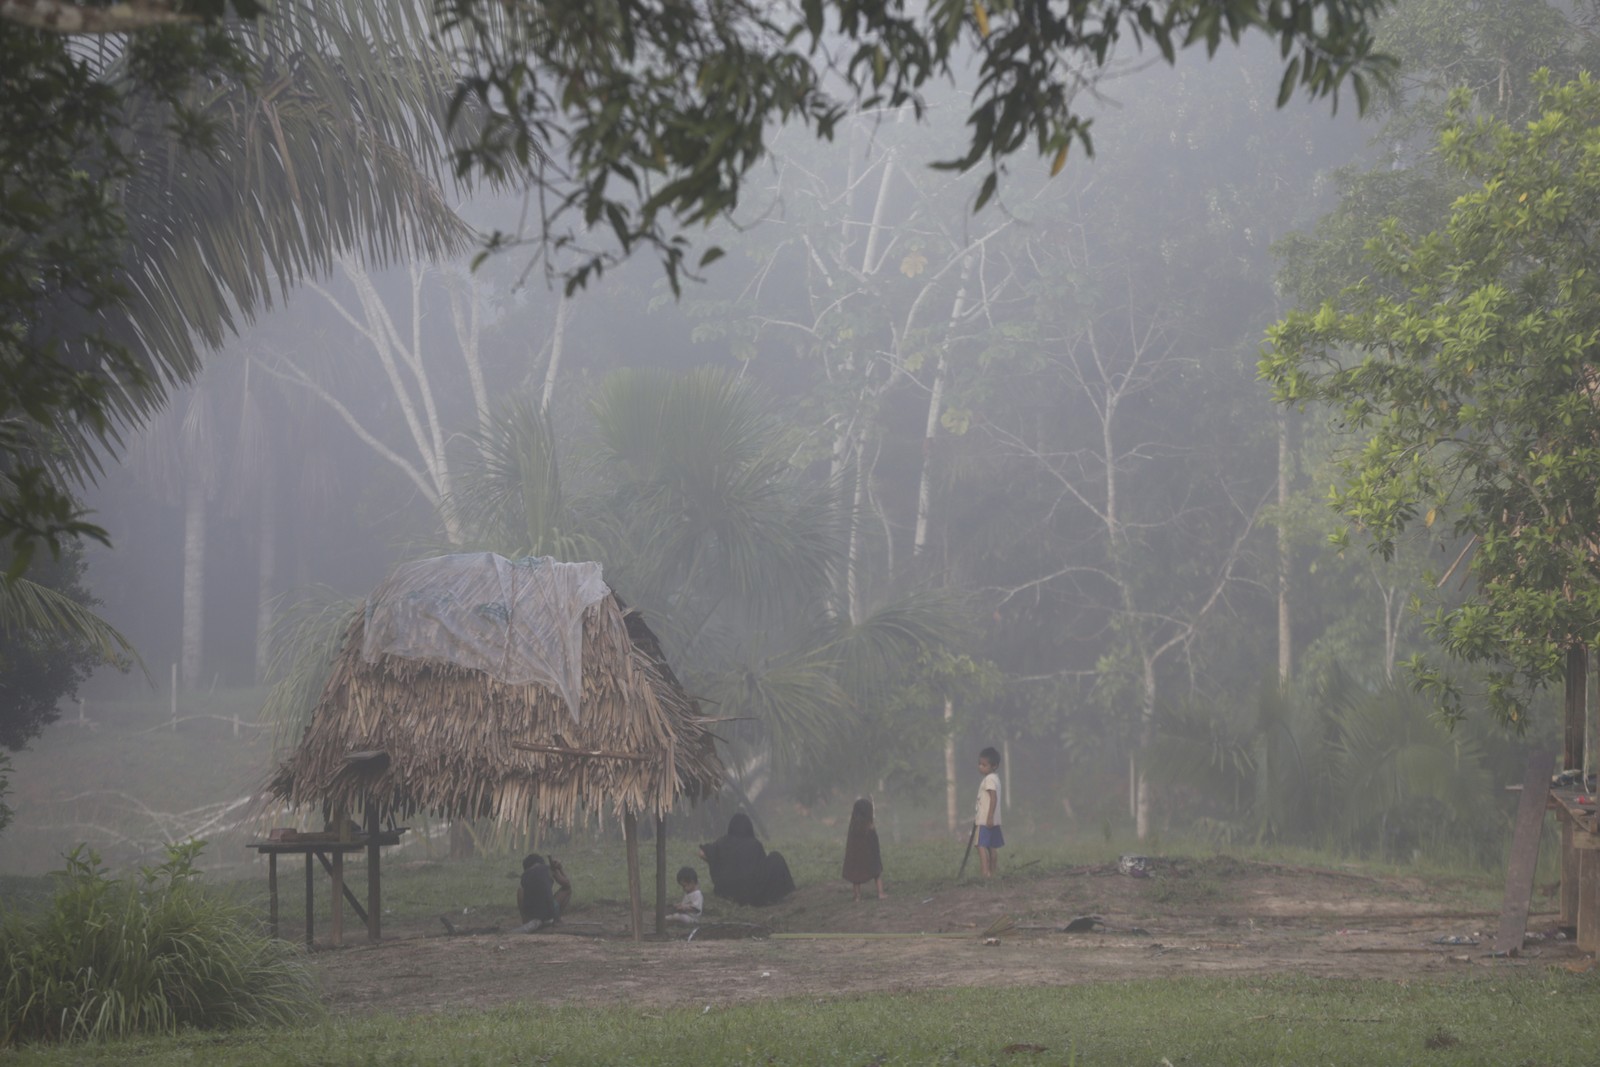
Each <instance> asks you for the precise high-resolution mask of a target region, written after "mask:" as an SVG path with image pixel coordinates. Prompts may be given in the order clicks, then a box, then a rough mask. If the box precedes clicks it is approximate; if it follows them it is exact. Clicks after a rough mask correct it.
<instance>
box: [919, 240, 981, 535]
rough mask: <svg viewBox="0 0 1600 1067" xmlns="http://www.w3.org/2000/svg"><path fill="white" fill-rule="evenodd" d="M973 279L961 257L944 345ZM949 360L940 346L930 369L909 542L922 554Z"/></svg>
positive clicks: (966, 259)
mask: <svg viewBox="0 0 1600 1067" xmlns="http://www.w3.org/2000/svg"><path fill="white" fill-rule="evenodd" d="M971 278H972V256H970V255H967V256H963V257H962V259H961V282H960V285H959V287H958V288H957V289H956V297H955V300H953V301H952V302H951V304H950V322H949V324H948V326H947V327H946V331H945V332H946V338H945V341H946V345H948V343H949V336H948V335H949V334H951V333H954V332H955V328H956V326H957V324H959V323H960V322H961V319H962V317H963V316H964V315H965V314H966V311H967V282H968V281H969V280H971ZM948 369H949V363H948V361H947V360H946V359H945V352H944V350H943V347H941V350H940V352H939V362H938V364H937V366H936V367H935V368H934V372H933V388H932V389H930V390H929V391H928V416H927V419H926V420H925V421H924V423H923V429H922V473H921V475H920V477H918V479H917V527H916V533H915V536H914V537H913V538H912V541H911V554H912V555H913V556H920V555H922V553H923V551H924V550H925V549H926V548H927V547H928V516H929V514H930V513H931V512H932V510H933V442H934V439H935V437H937V436H938V433H939V415H940V412H941V410H942V409H943V407H944V389H945V376H946V374H947V372H948Z"/></svg>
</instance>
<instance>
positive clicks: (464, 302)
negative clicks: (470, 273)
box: [446, 277, 489, 435]
mask: <svg viewBox="0 0 1600 1067" xmlns="http://www.w3.org/2000/svg"><path fill="white" fill-rule="evenodd" d="M446 285H447V288H448V292H449V296H450V322H451V324H452V325H454V326H455V330H456V343H457V344H458V345H460V347H461V359H462V360H463V361H464V362H465V363H466V365H467V383H468V384H469V385H471V387H472V406H473V408H474V410H475V411H476V413H477V416H478V419H477V422H478V433H479V434H480V435H481V434H484V433H487V432H488V429H489V387H488V386H487V385H486V384H485V383H484V378H483V361H482V360H481V359H480V358H479V355H478V350H479V347H480V341H481V339H482V336H483V314H482V311H483V302H482V301H481V300H479V299H478V289H477V283H476V282H475V281H474V279H473V278H471V277H468V278H466V279H465V280H462V279H461V278H458V277H457V278H449V279H446Z"/></svg>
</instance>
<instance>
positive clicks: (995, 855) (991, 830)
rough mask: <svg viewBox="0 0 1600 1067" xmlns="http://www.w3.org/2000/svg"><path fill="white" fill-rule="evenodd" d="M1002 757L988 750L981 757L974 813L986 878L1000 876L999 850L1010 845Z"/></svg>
mask: <svg viewBox="0 0 1600 1067" xmlns="http://www.w3.org/2000/svg"><path fill="white" fill-rule="evenodd" d="M999 769H1000V753H998V752H996V751H995V750H994V748H992V747H990V748H986V749H984V750H983V751H982V752H980V753H978V773H979V774H981V775H983V781H981V782H979V783H978V808H977V811H976V812H975V813H974V815H975V819H976V822H977V824H978V865H979V867H980V868H981V869H982V870H983V876H984V877H985V878H993V877H994V876H995V875H996V874H998V873H1000V855H999V851H998V850H999V849H1001V848H1003V847H1004V846H1005V843H1006V839H1005V836H1004V835H1003V834H1001V832H1000V776H999V775H998V774H996V773H995V772H996V771H998V770H999Z"/></svg>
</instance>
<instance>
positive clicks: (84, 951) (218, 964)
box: [0, 841, 317, 1047]
mask: <svg viewBox="0 0 1600 1067" xmlns="http://www.w3.org/2000/svg"><path fill="white" fill-rule="evenodd" d="M203 845H204V843H203V842H199V841H195V842H190V843H188V844H182V845H174V846H170V847H169V848H168V850H167V860H166V862H164V863H162V864H160V865H158V866H155V867H145V868H142V869H141V870H140V872H139V874H138V875H137V876H135V877H131V878H128V879H118V878H111V877H109V876H108V875H107V874H106V871H105V870H104V868H102V867H101V866H100V858H99V856H97V855H96V854H95V853H94V852H92V851H90V850H89V849H87V848H86V847H85V846H82V845H80V846H79V847H78V848H76V849H74V850H73V852H72V854H71V855H69V856H68V857H67V866H66V870H65V871H64V872H62V875H61V877H62V879H63V883H64V884H63V885H62V886H61V888H60V889H59V890H58V891H57V892H56V895H55V898H54V900H53V902H52V904H51V906H50V908H49V910H48V911H47V912H45V913H44V914H43V915H40V916H37V917H34V918H31V919H28V920H24V919H20V918H17V917H15V916H6V917H4V921H3V923H0V974H5V975H6V976H7V977H6V978H5V985H4V988H3V989H0V1047H4V1046H7V1045H18V1044H27V1043H33V1042H60V1041H93V1040H101V1039H105V1038H113V1037H128V1036H131V1035H134V1034H148V1033H164V1034H171V1033H176V1032H177V1031H179V1030H181V1029H185V1028H191V1027H192V1028H208V1029H220V1028H226V1027H233V1026H248V1025H258V1024H267V1023H287V1022H303V1021H305V1020H306V1019H307V1016H308V1015H312V1014H314V1013H315V1012H316V1011H317V1000H316V991H315V983H314V980H313V978H312V976H311V971H310V969H309V968H308V967H307V966H306V963H305V960H304V958H303V956H302V954H301V953H300V952H299V951H298V950H297V949H296V948H295V947H294V946H292V945H290V944H289V943H287V942H284V941H277V940H274V939H272V938H269V937H267V936H265V935H264V934H261V933H259V932H258V931H257V926H256V924H255V923H254V922H252V921H251V919H250V918H249V917H248V916H247V915H246V914H245V913H244V911H243V909H242V908H241V907H240V906H239V905H237V904H232V903H229V902H227V901H225V900H223V899H221V898H220V897H218V896H217V895H215V894H213V893H210V892H208V891H206V890H205V889H203V888H202V887H201V886H200V884H199V882H198V877H199V872H198V871H197V870H196V869H195V861H196V859H197V858H198V856H199V854H200V850H201V848H202V847H203Z"/></svg>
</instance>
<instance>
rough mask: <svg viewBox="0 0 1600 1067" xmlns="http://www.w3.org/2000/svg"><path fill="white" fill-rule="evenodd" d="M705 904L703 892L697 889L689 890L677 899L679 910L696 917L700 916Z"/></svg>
mask: <svg viewBox="0 0 1600 1067" xmlns="http://www.w3.org/2000/svg"><path fill="white" fill-rule="evenodd" d="M705 906H706V898H705V894H704V893H702V892H700V890H698V889H691V890H689V891H688V892H687V893H685V894H684V895H683V899H682V900H680V901H678V910H679V912H680V913H687V914H689V915H693V916H694V917H695V918H696V919H698V918H700V914H701V913H702V912H703V911H705Z"/></svg>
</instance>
